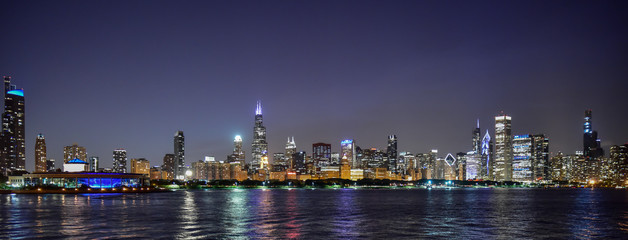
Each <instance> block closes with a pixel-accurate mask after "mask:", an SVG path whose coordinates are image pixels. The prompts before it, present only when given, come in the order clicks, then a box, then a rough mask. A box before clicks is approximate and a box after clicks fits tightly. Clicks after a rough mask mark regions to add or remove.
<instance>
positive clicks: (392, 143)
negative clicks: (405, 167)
mask: <svg viewBox="0 0 628 240" xmlns="http://www.w3.org/2000/svg"><path fill="white" fill-rule="evenodd" d="M386 155H388V170H389V171H392V172H397V171H398V169H397V165H398V164H397V162H398V161H397V160H398V159H397V135H390V136H388V147H386Z"/></svg>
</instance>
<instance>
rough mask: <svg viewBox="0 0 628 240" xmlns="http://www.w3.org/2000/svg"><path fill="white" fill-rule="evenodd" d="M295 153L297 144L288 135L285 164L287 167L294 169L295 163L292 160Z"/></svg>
mask: <svg viewBox="0 0 628 240" xmlns="http://www.w3.org/2000/svg"><path fill="white" fill-rule="evenodd" d="M295 153H297V144H296V143H295V142H294V137H292V138H290V137H288V141H287V142H286V155H285V156H286V159H285V162H286V166H287V167H288V168H289V169H292V170H294V169H296V167H297V166H296V165H295V164H296V163H295V161H294V154H295Z"/></svg>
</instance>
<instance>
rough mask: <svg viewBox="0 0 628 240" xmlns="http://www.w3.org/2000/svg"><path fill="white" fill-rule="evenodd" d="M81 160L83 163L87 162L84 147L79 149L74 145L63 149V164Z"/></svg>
mask: <svg viewBox="0 0 628 240" xmlns="http://www.w3.org/2000/svg"><path fill="white" fill-rule="evenodd" d="M76 158H78V159H81V160H83V161H85V160H87V152H86V151H85V147H81V146H79V145H78V144H76V143H74V144H72V146H66V147H64V148H63V162H64V163H67V162H68V161H70V160H73V159H76Z"/></svg>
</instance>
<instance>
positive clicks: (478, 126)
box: [477, 118, 480, 128]
mask: <svg viewBox="0 0 628 240" xmlns="http://www.w3.org/2000/svg"><path fill="white" fill-rule="evenodd" d="M477 128H480V119H479V118H478V125H477Z"/></svg>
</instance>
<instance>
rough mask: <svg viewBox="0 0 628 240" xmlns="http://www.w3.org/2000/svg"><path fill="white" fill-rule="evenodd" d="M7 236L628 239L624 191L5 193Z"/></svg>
mask: <svg viewBox="0 0 628 240" xmlns="http://www.w3.org/2000/svg"><path fill="white" fill-rule="evenodd" d="M0 210H1V211H0V238H11V239H14V238H72V239H93V238H112V239H119V238H134V239H136V238H164V239H172V238H200V239H208V238H209V239H258V238H281V239H283V238H301V239H302V238H306V239H312V238H314V239H338V238H341V239H352V238H359V239H364V238H368V239H371V238H372V239H399V238H406V239H417V238H430V239H434V238H436V239H443V238H453V239H513V238H515V239H521V238H528V239H529V238H552V239H556V238H559V239H565V238H569V239H573V238H605V239H628V191H627V190H615V189H594V190H591V189H551V190H544V189H452V190H446V189H432V190H426V189H400V190H388V189H382V190H354V189H338V190H331V189H330V190H323V189H317V190H308V189H292V190H286V189H274V190H261V189H248V190H245V189H237V190H208V191H203V190H198V191H176V192H171V193H151V194H82V195H71V194H68V195H61V194H42V195H8V194H5V195H0Z"/></svg>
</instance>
